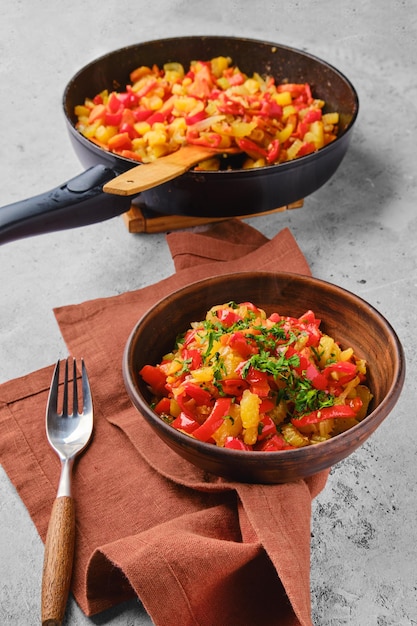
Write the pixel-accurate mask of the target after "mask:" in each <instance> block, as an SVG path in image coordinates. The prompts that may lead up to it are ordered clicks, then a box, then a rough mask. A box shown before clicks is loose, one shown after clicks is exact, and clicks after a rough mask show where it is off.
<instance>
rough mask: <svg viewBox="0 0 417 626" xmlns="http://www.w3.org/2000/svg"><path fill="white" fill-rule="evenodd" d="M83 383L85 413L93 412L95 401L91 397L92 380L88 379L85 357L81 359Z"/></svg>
mask: <svg viewBox="0 0 417 626" xmlns="http://www.w3.org/2000/svg"><path fill="white" fill-rule="evenodd" d="M81 383H82V390H83V413H91V412H92V410H93V403H92V399H91V389H90V382H89V380H88V375H87V370H86V367H85V364H84V359H81Z"/></svg>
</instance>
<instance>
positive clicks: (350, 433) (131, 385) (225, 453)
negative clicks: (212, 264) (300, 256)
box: [122, 270, 406, 465]
mask: <svg viewBox="0 0 417 626" xmlns="http://www.w3.org/2000/svg"><path fill="white" fill-rule="evenodd" d="M254 275H256V277H259V278H262V277H265V278H272V277H274V278H277V277H283V278H286V279H287V280H288V279H289V280H296V281H299V282H303V283H311V282H312V283H313V284H315V285H317V286H323V287H330V288H331V289H333V290H335V291H337V292H339V293H341V294H342V295H343V294H345V295H347V296H348V297H350V298H353V299H354V300H356V301H357V302H358V303H359V304H361V305H362V307H364V308H365V309H368V310H369V311H370V312H372V313H373V315H375V316H376V317H377V318H378V319H379V321H380V322H381V324H382V325H383V326H384V327H385V328H386V329H387V332H388V334H389V335H390V337H391V339H392V341H393V344H394V346H395V347H396V351H395V355H396V358H395V368H394V372H393V378H392V382H391V384H390V386H389V389H388V392H387V394H386V395H385V396H384V398H383V399H382V400H381V402H380V403H379V405H378V406H377V407H376V408H375V409H373V410H372V411H371V412H370V413H369V414H368V415H367V416H366V417H365V418H364V419H363V420H362V421H361V422H359V424H356V425H355V426H352V427H351V428H349V429H348V430H346V431H344V432H342V433H340V434H338V435H337V436H335V437H332V438H330V439H328V440H326V441H322V442H319V443H316V444H314V445H312V446H304V447H301V448H296V449H290V450H279V451H269V452H268V458H270V459H274V460H278V459H279V458H282V459H286V460H289V459H296V458H297V457H298V456H300V454H303V451H306V450H307V451H309V453H310V454H311V453H313V451H314V450H320V449H321V448H322V446H323V445H325V446H326V450H329V451H330V450H331V448H333V447H334V448H336V449H338V448H339V447H340V443H341V441H342V440H343V441H345V442H346V441H348V442H351V443H354V442H355V441H356V442H358V441H359V443H357V446H356V447H358V446H359V445H361V441H360V436H359V432H360V431H362V429H363V425H364V423H365V422H366V421H370V419H372V418H373V419H374V420H375V418H376V417H377V416H378V414H380V413H383V409H385V407H386V406H387V407H388V409H389V407H390V405H392V407H391V408H393V407H394V405H395V404H396V399H395V392H396V391H398V395H399V394H400V393H401V389H402V387H403V384H404V380H405V370H406V360H405V353H404V348H403V346H402V344H401V341H400V339H399V336H398V334H397V332H396V331H395V329H394V327H393V326H392V324H391V323H390V322H389V321H388V320H387V318H386V317H385V316H384V315H383V314H382V313H380V312H379V311H378V310H377V309H376V308H375V307H374V306H373V305H372V304H370V303H369V302H367V301H366V300H365V299H364V298H362V297H361V296H358V295H357V294H355V293H354V292H352V291H350V290H348V289H346V288H344V287H341V286H339V285H337V284H336V283H333V282H329V281H327V280H324V279H321V278H316V277H314V276H307V275H304V274H298V273H295V272H283V271H278V272H270V271H262V270H260V271H257V270H255V271H247V270H244V271H239V272H231V273H224V274H218V275H217V274H216V275H213V276H208V277H206V278H202V279H199V280H196V281H193V282H191V283H189V284H187V285H184V286H183V287H180V288H178V289H176V290H174V291H172V292H170V293H169V294H167V295H166V296H164V297H162V298H160V299H159V300H158V301H157V302H155V303H154V304H153V305H152V306H151V307H150V308H149V309H148V310H147V311H146V312H145V313H144V314H143V315H141V317H140V318H139V319H138V321H137V322H136V324H135V325H134V327H133V329H132V330H131V332H130V334H129V337H128V340H127V342H126V345H125V349H124V352H123V361H122V370H123V379H124V383H125V388H126V390H127V393H128V395H129V396H130V398H131V400H132V402H133V404H134V405H135V406H136V408H137V407H138V406H140V407H141V406H144V408H145V409H146V411H144V412H142V410H139V409H137V410H138V412H139V414H140V415H141V416H142V417H143V418H144V419H145V420H146V421H147V422H148V423H151V422H152V423H153V422H156V424H157V428H158V429H161V430H162V431H164V432H166V433H167V434H168V437H169V438H172V431H173V430H174V429H173V428H172V426H170V425H169V424H167V423H166V422H164V421H163V420H162V419H161V418H160V417H159V416H158V415H157V414H156V413H155V412H154V411H152V409H151V408H150V406H149V405H148V404H147V403H146V400H145V399H144V398H143V397H142V395H141V394H140V392H139V391H138V389H137V386H136V385H135V381H134V378H133V376H132V373H131V371H130V367H129V364H130V356H131V353H132V350H133V347H134V339H135V337H136V334H137V332H138V329H139V326H140V325H141V324H142V323H143V322H144V321H145V320H147V319H149V318H150V317H151V316H152V314H153V313H154V311H155V310H156V309H157V308H158V307H160V306H161V305H163V304H164V302H165V301H166V299H167V298H169V297H172V296H181V295H183V294H186V293H187V292H189V291H190V290H194V289H196V288H200V287H204V285H205V284H206V283H208V282H211V283H212V281H213V279H214V280H215V281H216V280H217V281H224V280H228V279H229V280H230V279H232V278H241V279H242V280H243V279H245V278H247V277H248V276H254ZM190 321H193V320H190ZM194 321H195V320H194ZM398 395H397V399H398ZM389 410H390V409H389ZM147 411H148V412H149V413H151V414H152V417H150V415H149V413H147V414H146V412H147ZM388 412H389V411H388ZM144 413H145V414H144ZM387 414H388V413H387ZM383 419H384V417H383V416H382V417H381V419H380V420H379V421H378V420H376V422H377V425H379V423H380V422H382V421H383ZM174 432H175V436H176V438H178V440H179V441H180V442H181V441H182V442H184V443H185V444H188V445H190V442H191V445H192V447H193V448H194V449H195V450H197V451H199V452H202V453H204V452H207V451H210V455H211V456H212V457H214V458H216V459H217V458H218V459H219V460H220V459H221V460H224V459H228V458H229V459H231V458H234V459H239V460H240V459H245V463H246V464H247V463H248V461H249V463H250V464H251V465H252V464H253V463H259V460H260V459H262V458H263V459H265V452H263V451H259V450H251V451H250V453H249V454H248V452H247V451H245V450H230V449H227V448H222V447H219V446H215V445H213V444H210V443H207V442H203V441H199V440H198V439H194V438H192V437H190V436H189V435H187V434H185V433H182V432H181V431H179V430H175V431H174ZM231 453H232V454H231ZM304 454H305V452H304Z"/></svg>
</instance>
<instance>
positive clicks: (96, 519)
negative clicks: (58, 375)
mask: <svg viewBox="0 0 417 626" xmlns="http://www.w3.org/2000/svg"><path fill="white" fill-rule="evenodd" d="M167 241H168V245H169V246H170V250H171V253H172V257H173V260H174V264H175V269H176V273H175V274H173V275H172V276H170V277H169V278H166V279H164V280H162V281H160V282H158V283H157V284H155V285H152V286H149V287H145V288H143V289H140V290H138V291H132V292H128V293H124V294H122V295H120V296H116V297H112V298H103V299H98V300H94V301H90V302H85V303H82V304H78V305H70V306H65V307H62V308H59V309H56V310H55V315H56V318H57V321H58V323H59V326H60V329H61V332H62V334H63V337H64V338H65V341H66V343H67V346H68V350H69V352H70V354H73V355H74V356H76V357H83V358H84V359H85V362H86V365H87V369H88V372H89V377H90V383H91V386H92V390H93V394H94V406H95V414H94V420H95V424H94V436H93V441H92V443H91V445H90V446H89V448H88V449H87V451H86V452H85V453H84V454H83V455H82V456H81V457H80V458H79V460H78V462H77V465H76V467H75V472H74V489H73V493H74V497H75V501H76V515H77V526H76V556H75V562H74V575H73V582H72V591H73V593H74V595H75V598H76V600H77V602H78V603H79V605H80V607H81V609H82V610H83V611H84V612H85V613H86V614H87V615H93V614H95V613H98V612H100V611H103V610H104V609H107V608H109V607H110V606H112V605H115V604H117V603H119V602H122V601H124V600H127V599H129V598H132V597H135V594H136V595H137V596H138V597H139V598H140V600H141V601H142V602H143V605H144V606H145V608H146V609H147V611H148V613H149V614H150V616H151V618H152V620H153V621H154V623H155V624H156V625H157V626H159V625H160V626H171V625H175V626H177V625H178V624H181V626H191V625H199V626H223V625H224V626H226V625H227V626H253V625H254V624H257V626H267V625H280V626H290V625H291V626H295V625H302V626H308V625H311V602H310V518H311V500H312V498H314V497H315V496H316V495H317V494H318V493H319V492H320V490H321V489H322V488H323V487H324V485H325V483H326V480H327V476H328V472H322V473H321V474H318V475H316V476H314V477H312V478H311V479H308V480H305V481H298V482H294V483H291V484H285V485H249V484H238V483H234V482H230V481H227V480H225V479H222V478H217V477H215V476H212V475H208V474H206V473H204V472H202V471H200V470H198V469H196V468H195V467H194V466H192V465H190V464H189V463H188V462H187V461H185V460H182V459H180V458H179V457H177V456H176V454H175V453H174V452H172V451H171V450H170V449H168V448H167V447H166V446H165V445H164V444H162V443H161V442H160V440H159V439H158V438H157V436H156V435H155V434H153V432H152V431H151V430H150V428H149V427H148V426H147V424H146V422H145V421H144V420H143V419H142V418H141V417H140V415H139V414H138V413H137V412H136V410H135V409H134V408H133V407H132V406H131V403H130V401H129V399H128V397H127V394H126V392H125V388H124V384H123V379H122V372H121V361H122V353H123V349H124V346H125V343H126V341H127V338H128V336H129V333H130V332H131V330H132V328H133V326H134V325H135V323H136V321H137V320H138V318H139V317H140V316H141V315H142V313H144V312H145V311H146V310H147V309H148V308H149V307H150V306H151V305H152V304H153V303H154V302H155V301H156V300H158V299H160V298H161V297H163V296H165V295H166V294H168V293H169V292H172V291H173V290H175V289H177V288H179V287H182V286H183V285H186V284H187V283H189V282H192V281H195V280H197V279H200V278H205V277H207V276H212V275H219V274H222V273H228V272H231V271H242V270H245V269H248V268H251V269H259V270H283V271H293V272H298V273H304V274H306V273H309V268H308V265H307V263H306V260H305V259H304V257H303V255H302V253H301V251H300V249H299V247H298V245H297V243H296V241H295V240H294V238H293V236H292V234H291V233H290V231H289V230H288V229H285V230H283V231H281V232H280V233H278V234H277V235H276V236H275V237H273V239H271V240H269V239H267V238H266V237H264V236H263V235H261V234H260V233H259V232H258V231H256V230H255V229H253V228H252V227H250V226H248V225H246V224H244V223H242V222H240V221H239V220H231V221H228V222H223V223H220V224H217V225H216V226H214V227H211V228H210V229H209V230H207V231H205V232H189V231H184V232H177V233H171V234H169V235H168V236H167ZM52 368H53V366H52V365H50V366H48V367H45V368H43V369H41V370H39V371H36V372H34V373H32V374H29V375H27V376H24V377H22V378H19V379H16V380H13V381H10V382H7V383H5V384H3V385H2V386H1V387H0V422H1V431H0V432H1V435H0V460H1V463H2V464H3V466H4V468H5V470H6V472H7V473H8V475H9V477H10V479H11V481H12V482H13V484H14V485H15V487H16V489H17V491H18V493H19V495H20V497H21V498H22V500H23V502H24V504H25V506H26V507H27V509H28V511H29V513H30V515H31V517H32V519H33V521H34V523H35V525H36V527H37V529H38V531H39V534H40V536H41V538H42V540H45V537H46V531H47V526H48V521H49V516H50V512H51V507H52V503H53V500H54V498H55V495H56V489H57V484H58V478H59V461H58V458H57V456H56V455H55V453H54V452H53V451H52V450H51V449H50V448H49V446H48V443H47V440H46V436H45V430H44V415H45V407H46V403H47V395H48V390H49V385H50V382H51V375H52Z"/></svg>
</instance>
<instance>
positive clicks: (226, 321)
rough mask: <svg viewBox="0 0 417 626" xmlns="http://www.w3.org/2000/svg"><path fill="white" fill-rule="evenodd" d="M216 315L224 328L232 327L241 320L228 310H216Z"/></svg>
mask: <svg viewBox="0 0 417 626" xmlns="http://www.w3.org/2000/svg"><path fill="white" fill-rule="evenodd" d="M216 315H217V317H218V318H219V320H220V321H221V323H222V324H223V325H224V326H233V324H236V322H239V321H240V320H241V319H242V318H241V316H240V315H238V313H236V312H235V311H232V310H230V309H218V310H217V311H216Z"/></svg>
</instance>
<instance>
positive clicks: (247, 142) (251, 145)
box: [236, 137, 268, 159]
mask: <svg viewBox="0 0 417 626" xmlns="http://www.w3.org/2000/svg"><path fill="white" fill-rule="evenodd" d="M236 143H237V145H238V146H239V148H240V149H241V150H242V152H246V153H247V154H249V156H250V157H252V158H259V157H262V158H264V159H266V158H267V157H268V151H267V150H265V148H261V146H258V144H257V143H255V142H254V141H252V140H251V139H247V138H246V137H243V138H242V139H236Z"/></svg>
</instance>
